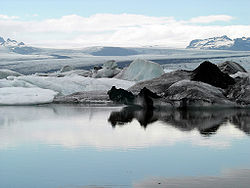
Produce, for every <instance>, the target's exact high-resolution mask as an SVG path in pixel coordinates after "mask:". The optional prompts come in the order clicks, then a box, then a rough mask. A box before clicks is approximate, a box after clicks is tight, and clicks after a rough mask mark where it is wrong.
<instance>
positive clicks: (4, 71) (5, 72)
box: [0, 69, 22, 79]
mask: <svg viewBox="0 0 250 188" xmlns="http://www.w3.org/2000/svg"><path fill="white" fill-rule="evenodd" d="M21 75H22V74H20V73H18V72H16V71H12V70H9V69H0V79H3V78H7V77H8V76H21Z"/></svg>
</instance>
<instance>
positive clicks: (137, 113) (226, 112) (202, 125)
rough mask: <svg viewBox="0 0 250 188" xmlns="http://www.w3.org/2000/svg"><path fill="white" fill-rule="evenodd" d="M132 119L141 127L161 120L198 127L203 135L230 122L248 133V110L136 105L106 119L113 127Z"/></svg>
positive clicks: (187, 126) (179, 125)
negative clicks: (161, 107) (161, 108)
mask: <svg viewBox="0 0 250 188" xmlns="http://www.w3.org/2000/svg"><path fill="white" fill-rule="evenodd" d="M133 119H136V120H138V122H139V123H140V124H141V126H143V127H147V125H148V124H151V123H153V122H155V121H162V122H165V123H167V124H170V125H172V126H174V127H176V128H178V129H180V130H182V131H191V130H194V129H198V130H199V132H200V133H201V134H203V135H210V134H212V133H215V132H216V131H217V130H218V129H219V127H220V126H221V125H223V124H224V123H226V122H231V123H232V124H234V125H235V126H236V127H238V128H239V129H241V130H242V131H244V132H245V133H247V134H249V133H250V123H248V122H250V121H249V120H250V110H247V109H245V110H235V109H223V110H222V109H204V110H201V109H199V110H195V109H193V110H174V109H164V110H146V109H141V108H136V107H125V108H123V109H122V110H121V111H117V112H116V111H114V112H112V113H111V114H110V117H109V119H108V121H109V122H110V123H111V124H112V126H113V127H115V126H116V125H124V124H126V123H129V122H131V121H132V120H133Z"/></svg>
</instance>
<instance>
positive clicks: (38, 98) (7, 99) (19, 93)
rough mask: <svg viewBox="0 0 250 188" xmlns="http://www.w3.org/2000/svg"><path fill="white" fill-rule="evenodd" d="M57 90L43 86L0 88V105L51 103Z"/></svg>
mask: <svg viewBox="0 0 250 188" xmlns="http://www.w3.org/2000/svg"><path fill="white" fill-rule="evenodd" d="M56 95H57V92H55V91H52V90H49V89H41V88H24V87H3V88H0V105H33V104H45V103H51V102H52V101H53V99H54V97H55V96H56Z"/></svg>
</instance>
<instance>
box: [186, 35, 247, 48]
mask: <svg viewBox="0 0 250 188" xmlns="http://www.w3.org/2000/svg"><path fill="white" fill-rule="evenodd" d="M186 48H187V49H204V50H234V51H250V37H249V38H247V37H242V38H236V39H231V38H229V37H228V36H226V35H223V36H220V37H212V38H206V39H195V40H192V41H191V42H190V43H189V45H188V46H187V47H186Z"/></svg>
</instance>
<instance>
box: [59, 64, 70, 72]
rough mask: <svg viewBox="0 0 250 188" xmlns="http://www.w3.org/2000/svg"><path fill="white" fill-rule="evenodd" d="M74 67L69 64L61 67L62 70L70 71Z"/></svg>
mask: <svg viewBox="0 0 250 188" xmlns="http://www.w3.org/2000/svg"><path fill="white" fill-rule="evenodd" d="M72 70H73V68H72V67H71V66H69V65H65V66H64V67H63V68H61V70H60V72H68V71H72Z"/></svg>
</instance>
